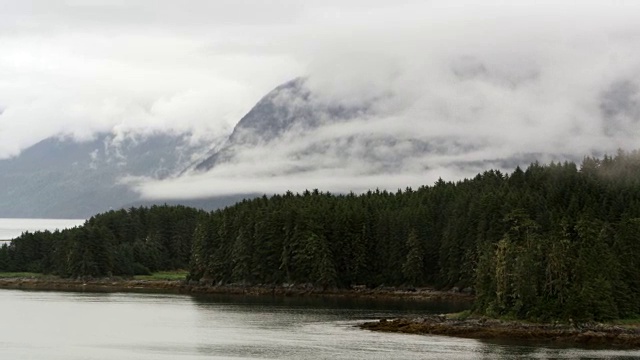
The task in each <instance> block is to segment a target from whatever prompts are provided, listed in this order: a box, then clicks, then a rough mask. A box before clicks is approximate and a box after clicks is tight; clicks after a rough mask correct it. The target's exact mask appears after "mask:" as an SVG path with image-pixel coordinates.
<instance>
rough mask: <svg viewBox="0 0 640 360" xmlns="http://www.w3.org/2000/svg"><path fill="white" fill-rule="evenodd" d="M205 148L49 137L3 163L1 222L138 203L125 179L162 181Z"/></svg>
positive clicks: (153, 138) (155, 140) (157, 139)
mask: <svg viewBox="0 0 640 360" xmlns="http://www.w3.org/2000/svg"><path fill="white" fill-rule="evenodd" d="M204 150H206V149H204V148H203V146H201V145H195V146H194V145H191V144H190V143H189V141H188V139H187V137H186V135H171V134H155V135H148V136H127V137H124V138H123V139H120V138H117V137H115V136H114V135H113V134H99V135H97V136H96V137H95V138H94V139H93V140H91V141H85V142H78V141H75V140H73V139H70V138H56V137H52V138H48V139H45V140H42V141H40V142H39V143H37V144H35V145H33V146H31V147H29V148H28V149H26V150H24V151H23V152H22V153H21V154H20V155H19V156H17V157H14V158H10V159H4V160H0V217H41V218H86V217H89V216H91V215H93V214H96V213H98V212H102V211H106V210H109V209H118V208H120V207H122V206H124V205H127V204H132V203H135V202H136V201H138V199H139V196H138V195H137V194H136V193H135V192H133V191H132V190H130V189H129V187H128V186H127V185H126V184H124V183H122V182H121V180H122V179H123V178H124V177H127V176H145V177H151V178H155V179H162V178H164V177H166V176H169V175H171V174H175V173H177V172H179V171H180V170H181V169H183V168H184V167H186V166H187V165H188V164H190V162H191V161H192V160H191V159H192V156H194V155H195V154H197V153H199V152H202V151H204Z"/></svg>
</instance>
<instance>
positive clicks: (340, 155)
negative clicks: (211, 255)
mask: <svg viewBox="0 0 640 360" xmlns="http://www.w3.org/2000/svg"><path fill="white" fill-rule="evenodd" d="M392 96H393V94H389V97H392ZM387 100H389V99H387V98H378V99H371V100H370V101H368V102H361V103H356V104H355V105H354V104H353V102H349V101H348V100H347V101H341V99H326V98H323V97H322V96H319V95H317V94H314V92H313V91H312V90H310V88H309V86H308V82H307V80H306V79H304V78H298V79H294V80H292V81H289V82H287V83H284V84H282V85H280V86H278V87H276V88H275V89H274V90H272V91H271V92H269V93H268V94H267V95H266V96H264V97H263V98H262V99H261V100H260V101H259V102H258V103H257V104H256V105H255V106H254V107H253V108H252V109H251V110H250V111H249V112H248V113H247V114H246V115H245V116H244V117H243V118H242V119H241V120H240V121H239V122H238V124H237V125H236V127H235V128H234V130H233V132H232V134H231V136H230V137H229V138H228V140H227V141H226V142H225V143H224V144H223V145H222V146H221V147H220V149H219V150H217V151H214V152H213V153H210V154H208V156H207V157H205V158H203V159H202V160H201V161H200V162H198V163H196V165H195V166H193V167H191V168H190V169H188V170H193V171H194V172H195V173H198V172H199V173H203V172H207V171H210V170H212V169H214V168H216V167H219V166H221V165H229V164H231V165H239V164H240V165H242V164H251V163H253V164H260V166H262V167H263V168H268V166H267V165H265V164H267V163H268V162H269V161H273V163H274V164H275V165H276V166H277V167H278V170H273V171H279V175H282V174H296V173H298V174H301V173H311V172H313V171H317V170H318V169H321V170H322V169H324V170H326V169H328V170H329V171H330V172H331V171H333V172H334V173H335V172H339V173H345V172H348V173H352V174H356V175H364V176H367V175H379V174H390V175H394V174H399V173H402V172H406V171H413V172H418V173H420V172H421V171H426V170H428V169H430V168H432V167H435V166H434V164H433V162H432V161H433V159H434V158H436V157H441V158H451V160H447V163H446V166H449V167H450V168H458V169H468V171H467V172H469V173H475V172H478V171H483V170H485V169H487V168H491V167H493V168H501V169H513V168H515V167H516V166H518V165H520V166H522V165H528V164H530V163H531V162H534V161H537V160H543V161H552V160H557V159H570V160H571V159H573V160H579V158H577V159H576V158H575V157H572V156H571V155H568V154H554V155H548V154H541V153H537V152H528V153H514V154H509V155H508V156H503V157H501V156H495V157H492V158H480V159H478V158H477V156H476V157H475V158H474V156H469V157H467V156H465V154H473V153H474V152H475V153H479V152H481V150H482V149H484V148H486V147H488V146H490V144H487V141H486V139H483V138H481V137H474V136H473V134H471V135H469V134H467V135H455V134H451V135H442V134H438V133H437V132H436V133H429V131H428V130H424V129H423V126H424V125H425V124H428V123H429V121H431V120H432V119H429V118H426V117H424V116H421V117H416V118H414V119H412V118H411V117H407V116H397V114H395V113H393V111H394V110H393V109H392V110H389V108H391V107H390V106H387V105H388V103H391V101H389V102H387ZM394 101H397V99H395V100H394ZM394 116H395V118H394ZM454 158H455V159H454ZM440 166H442V165H440ZM270 171H272V170H270V169H267V173H268V172H270ZM185 172H186V171H185Z"/></svg>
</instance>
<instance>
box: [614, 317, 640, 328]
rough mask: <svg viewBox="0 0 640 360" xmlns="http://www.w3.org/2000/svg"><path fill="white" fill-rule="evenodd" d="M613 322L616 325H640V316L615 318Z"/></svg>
mask: <svg viewBox="0 0 640 360" xmlns="http://www.w3.org/2000/svg"><path fill="white" fill-rule="evenodd" d="M611 323H612V324H614V325H627V326H640V317H634V318H630V319H618V320H613V321H611Z"/></svg>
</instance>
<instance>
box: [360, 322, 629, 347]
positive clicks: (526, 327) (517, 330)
mask: <svg viewBox="0 0 640 360" xmlns="http://www.w3.org/2000/svg"><path fill="white" fill-rule="evenodd" d="M359 326H360V328H362V329H367V330H373V331H386V332H400V333H410V334H432V335H447V336H457V337H465V338H474V339H505V340H530V341H551V342H557V343H564V344H576V345H583V346H613V347H625V348H640V327H638V326H629V327H626V326H616V325H607V324H600V323H587V324H581V325H569V324H535V323H525V322H518V321H502V320H495V319H487V318H467V319H464V320H460V319H451V318H448V317H447V316H445V315H432V316H427V317H421V318H413V319H394V320H386V319H382V320H380V321H376V322H367V323H364V324H360V325H359Z"/></svg>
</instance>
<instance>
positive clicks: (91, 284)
mask: <svg viewBox="0 0 640 360" xmlns="http://www.w3.org/2000/svg"><path fill="white" fill-rule="evenodd" d="M0 289H19V290H43V291H74V292H77V291H87V292H142V293H145V292H146V293H149V292H152V293H172V294H193V295H206V294H228V295H258V296H259V295H265V296H301V297H302V296H330V297H353V298H370V299H399V300H409V301H451V302H460V303H469V304H471V302H472V301H473V296H471V295H468V294H463V293H456V292H449V291H438V290H434V289H431V288H418V289H410V290H405V289H398V288H376V289H365V288H358V289H322V288H314V287H310V286H306V285H291V286H273V285H262V286H244V285H238V284H230V285H218V286H209V285H201V284H197V283H191V284H190V283H187V282H186V281H185V280H134V279H120V278H104V279H91V280H81V279H63V278H56V277H52V278H49V277H43V278H0Z"/></svg>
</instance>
